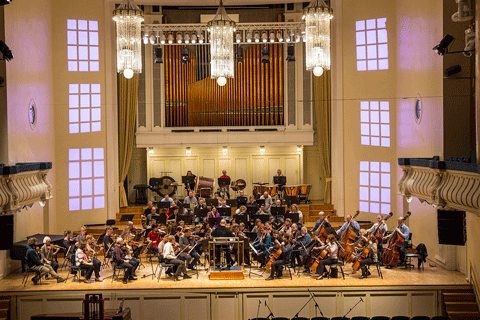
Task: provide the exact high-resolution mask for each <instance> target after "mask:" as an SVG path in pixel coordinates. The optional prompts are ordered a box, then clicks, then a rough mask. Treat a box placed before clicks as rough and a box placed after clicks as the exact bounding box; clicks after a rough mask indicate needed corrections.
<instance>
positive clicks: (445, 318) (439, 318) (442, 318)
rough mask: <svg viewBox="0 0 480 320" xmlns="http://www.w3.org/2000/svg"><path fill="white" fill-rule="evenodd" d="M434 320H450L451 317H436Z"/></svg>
mask: <svg viewBox="0 0 480 320" xmlns="http://www.w3.org/2000/svg"><path fill="white" fill-rule="evenodd" d="M432 320H450V317H449V316H435V317H432Z"/></svg>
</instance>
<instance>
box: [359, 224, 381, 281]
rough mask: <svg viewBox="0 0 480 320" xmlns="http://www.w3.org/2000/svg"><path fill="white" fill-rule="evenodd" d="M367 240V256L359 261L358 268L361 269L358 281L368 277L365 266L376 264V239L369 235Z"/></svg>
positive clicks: (368, 273)
mask: <svg viewBox="0 0 480 320" xmlns="http://www.w3.org/2000/svg"><path fill="white" fill-rule="evenodd" d="M367 239H368V243H366V244H365V245H366V246H367V249H368V256H367V257H366V258H365V259H362V261H360V268H361V269H362V275H361V276H360V279H366V278H367V277H368V276H369V275H370V272H369V271H368V270H367V266H369V265H371V264H375V263H377V262H378V251H377V238H375V236H374V235H373V234H369V235H368V237H367Z"/></svg>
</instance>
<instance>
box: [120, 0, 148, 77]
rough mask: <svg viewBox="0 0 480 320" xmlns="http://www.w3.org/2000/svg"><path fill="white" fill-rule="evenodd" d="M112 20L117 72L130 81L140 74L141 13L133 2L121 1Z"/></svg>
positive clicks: (128, 0)
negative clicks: (115, 31)
mask: <svg viewBox="0 0 480 320" xmlns="http://www.w3.org/2000/svg"><path fill="white" fill-rule="evenodd" d="M113 20H114V21H115V23H116V25H117V72H118V73H123V75H124V76H125V78H127V79H130V78H132V77H133V75H134V74H135V73H141V72H142V46H141V42H142V37H141V26H142V21H143V12H142V10H140V8H139V7H138V6H137V5H136V4H135V2H134V1H133V0H132V1H130V0H123V2H122V4H120V5H119V6H118V7H117V8H116V9H115V10H114V11H113Z"/></svg>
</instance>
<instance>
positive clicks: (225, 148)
mask: <svg viewBox="0 0 480 320" xmlns="http://www.w3.org/2000/svg"><path fill="white" fill-rule="evenodd" d="M222 152H223V154H227V153H228V149H227V147H226V146H223V149H222Z"/></svg>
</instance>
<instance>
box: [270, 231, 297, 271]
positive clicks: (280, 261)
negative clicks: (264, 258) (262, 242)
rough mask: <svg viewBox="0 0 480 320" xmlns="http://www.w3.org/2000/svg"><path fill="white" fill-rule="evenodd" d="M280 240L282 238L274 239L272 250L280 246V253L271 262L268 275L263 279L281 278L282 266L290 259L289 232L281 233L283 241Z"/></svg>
mask: <svg viewBox="0 0 480 320" xmlns="http://www.w3.org/2000/svg"><path fill="white" fill-rule="evenodd" d="M280 241H282V239H275V241H274V248H273V250H278V248H281V249H282V254H281V255H280V256H279V257H278V258H277V260H275V261H274V262H273V263H272V265H271V271H270V276H269V277H268V278H267V279H265V280H274V279H281V278H282V269H283V267H282V266H283V265H284V264H285V263H286V262H287V261H289V259H290V253H291V252H292V243H291V241H290V234H288V233H285V234H283V242H280Z"/></svg>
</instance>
